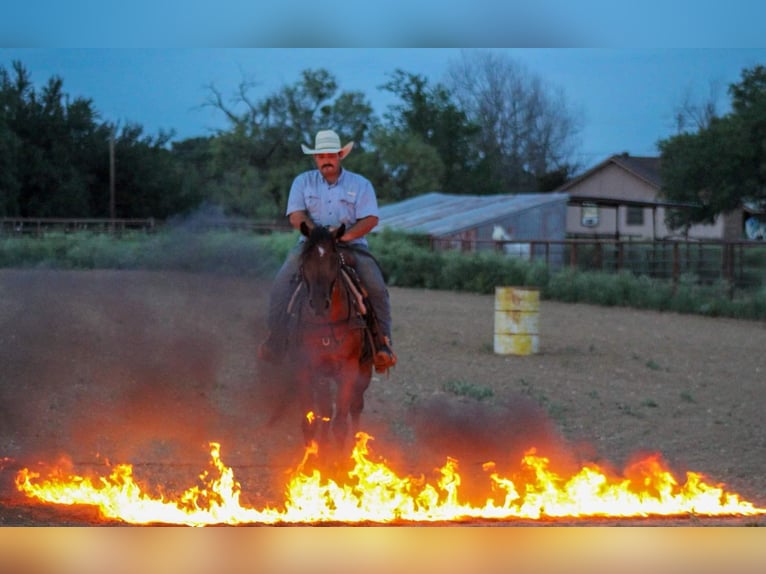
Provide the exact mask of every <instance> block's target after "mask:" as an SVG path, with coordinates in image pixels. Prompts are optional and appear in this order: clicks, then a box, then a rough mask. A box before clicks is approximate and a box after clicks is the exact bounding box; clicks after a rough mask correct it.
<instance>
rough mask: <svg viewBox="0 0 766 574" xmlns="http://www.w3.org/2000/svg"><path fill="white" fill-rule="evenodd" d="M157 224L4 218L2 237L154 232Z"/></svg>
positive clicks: (148, 221) (0, 224) (150, 221)
mask: <svg viewBox="0 0 766 574" xmlns="http://www.w3.org/2000/svg"><path fill="white" fill-rule="evenodd" d="M156 227H157V222H156V221H155V220H154V219H152V218H149V219H101V218H82V219H73V218H63V217H62V218H56V217H2V218H0V236H6V237H7V236H17V237H18V236H34V237H41V236H43V235H45V234H46V233H52V232H59V233H61V232H63V233H74V232H82V231H87V232H93V233H114V234H119V233H124V232H126V231H129V230H130V231H135V230H138V231H145V232H152V231H154V230H155V229H156Z"/></svg>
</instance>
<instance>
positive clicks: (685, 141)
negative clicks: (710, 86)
mask: <svg viewBox="0 0 766 574" xmlns="http://www.w3.org/2000/svg"><path fill="white" fill-rule="evenodd" d="M741 78H742V79H741V81H740V82H739V83H735V84H732V85H731V86H730V87H729V94H730V96H731V99H732V102H731V112H730V113H728V114H726V115H724V116H722V117H714V118H711V119H710V120H709V122H708V123H707V124H706V125H703V126H702V127H700V129H699V130H698V131H697V132H696V133H680V134H678V135H675V136H672V137H670V138H668V139H665V140H661V141H660V142H659V144H658V145H659V149H660V153H661V157H662V163H661V173H662V195H663V197H665V198H666V199H668V200H670V201H677V202H687V203H690V204H695V205H697V206H698V207H697V208H696V209H685V210H672V211H671V212H670V213H669V215H668V223H669V225H671V226H672V227H674V228H681V227H688V226H689V225H692V224H694V223H701V222H708V223H710V222H712V221H713V220H714V219H715V217H716V216H717V215H719V214H721V213H725V212H728V211H730V210H732V209H734V208H736V207H739V206H740V205H742V203H743V202H753V203H756V204H761V205H765V206H766V67H764V66H756V67H754V68H751V69H745V70H743V72H742V76H741Z"/></svg>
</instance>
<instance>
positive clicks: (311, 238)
mask: <svg viewBox="0 0 766 574" xmlns="http://www.w3.org/2000/svg"><path fill="white" fill-rule="evenodd" d="M322 243H330V244H331V245H334V244H335V237H334V236H333V234H332V232H330V230H329V229H328V228H327V227H324V226H323V225H315V226H314V227H313V229H312V230H311V232H310V233H309V235H308V236H307V237H306V241H304V242H303V255H304V256H305V255H306V254H307V253H309V252H310V251H311V250H312V249H314V247H316V246H317V245H320V244H322Z"/></svg>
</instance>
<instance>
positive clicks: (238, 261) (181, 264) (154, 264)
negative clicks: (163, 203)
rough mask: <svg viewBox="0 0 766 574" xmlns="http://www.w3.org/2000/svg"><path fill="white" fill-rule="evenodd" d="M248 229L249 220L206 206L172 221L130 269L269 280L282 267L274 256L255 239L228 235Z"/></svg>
mask: <svg viewBox="0 0 766 574" xmlns="http://www.w3.org/2000/svg"><path fill="white" fill-rule="evenodd" d="M249 229H250V222H249V221H248V220H247V219H244V218H241V217H236V216H230V215H226V214H225V212H224V210H223V208H221V207H220V206H216V205H211V204H204V205H202V206H200V207H199V208H198V209H197V210H195V211H194V212H192V213H190V214H186V215H183V216H176V217H173V218H170V219H169V220H168V221H167V222H166V223H165V225H164V227H163V232H162V233H161V234H158V235H157V236H156V237H154V238H152V240H150V241H148V242H147V243H146V244H145V245H143V246H142V251H141V253H139V254H137V255H136V259H135V261H134V262H133V263H132V265H131V266H135V267H139V268H144V269H161V270H178V271H193V272H197V273H215V274H217V275H227V276H245V277H260V278H269V279H270V278H271V277H272V276H273V274H274V272H275V271H276V269H277V268H278V267H279V265H280V264H281V261H280V260H278V259H277V258H276V257H275V256H274V254H273V252H272V251H271V250H268V249H263V248H261V247H260V246H259V245H258V243H257V242H256V241H254V235H250V234H247V233H229V232H230V231H232V230H240V231H241V230H245V231H247V230H249Z"/></svg>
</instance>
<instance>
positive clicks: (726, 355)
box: [0, 270, 766, 525]
mask: <svg viewBox="0 0 766 574" xmlns="http://www.w3.org/2000/svg"><path fill="white" fill-rule="evenodd" d="M267 293H268V283H266V282H263V281H259V280H257V279H253V278H242V277H221V276H214V275H206V274H185V273H159V272H128V271H81V272H68V271H67V272H64V271H48V270H23V271H19V270H0V365H2V369H1V370H0V524H4V525H40V524H46V525H59V524H62V525H64V524H80V523H86V524H87V523H90V521H92V520H94V519H93V517H92V516H90V515H88V514H86V515H81V514H78V515H73V514H71V513H67V512H66V510H62V509H59V508H46V509H41V508H39V507H34V506H33V505H30V504H29V503H28V501H25V499H24V498H23V497H22V496H21V495H20V494H19V493H17V492H16V489H15V487H14V484H13V480H14V477H15V475H16V473H17V472H18V470H19V469H20V468H23V467H31V468H35V465H37V464H38V462H40V461H44V462H46V463H56V462H58V461H65V460H69V461H71V462H72V463H73V464H74V465H75V467H78V466H81V467H87V466H99V465H103V463H104V461H109V462H111V463H119V462H130V463H133V464H134V467H135V471H136V473H137V474H138V473H142V472H143V473H147V474H149V475H151V476H152V477H156V478H157V480H159V481H162V484H163V485H165V487H166V488H168V489H172V488H175V487H185V486H187V485H188V484H194V481H195V479H196V477H197V476H198V474H199V472H200V470H201V469H204V468H206V466H207V463H208V460H209V452H208V448H207V445H208V443H209V441H218V442H220V443H221V445H222V458H223V460H224V462H225V463H226V464H227V465H229V466H231V467H233V468H234V469H235V473H236V477H237V479H238V480H240V482H241V483H242V490H243V499H244V500H245V501H250V502H252V503H253V504H254V505H256V506H259V505H261V506H262V505H265V503H267V502H268V503H271V504H277V503H278V502H279V500H280V493H281V492H282V489H283V486H284V480H285V473H286V472H288V471H289V470H290V469H292V468H295V466H296V465H297V464H298V463H299V462H300V459H301V456H302V452H303V446H302V439H301V435H300V429H299V426H298V422H297V415H296V414H295V413H292V412H289V411H288V412H286V413H285V416H283V417H282V418H280V419H279V420H278V421H277V422H276V423H275V424H273V425H272V426H270V427H266V426H264V423H265V421H266V420H267V419H268V418H269V416H270V415H271V414H273V412H274V409H275V408H276V406H275V403H274V401H273V400H272V398H273V394H274V393H273V390H274V385H275V384H276V385H279V384H280V381H274V380H265V379H267V378H268V376H269V375H267V374H266V371H265V369H263V368H262V366H261V365H259V364H258V361H257V359H256V356H255V350H256V347H257V344H258V343H259V342H260V340H261V338H262V336H263V329H264V322H265V321H264V319H265V313H266V306H267ZM391 300H392V305H393V312H394V323H395V327H394V339H395V341H394V343H395V348H396V350H397V352H398V355H399V364H398V366H397V367H396V368H395V369H394V370H393V371H392V373H391V374H390V375H389V376H387V377H386V376H379V375H375V377H374V379H373V382H372V385H371V387H370V390H369V391H368V393H367V396H366V398H367V406H366V410H365V413H364V415H363V424H362V428H363V429H365V430H367V432H369V433H370V434H371V435H373V436H374V437H375V438H374V440H373V442H372V443H371V448H372V449H373V450H374V451H375V452H376V453H379V454H381V455H383V456H385V457H386V458H387V459H389V460H390V461H391V463H392V465H395V466H396V467H397V468H399V469H401V470H402V472H407V473H412V474H414V475H417V474H426V475H428V474H429V473H431V472H432V471H433V469H434V468H436V467H438V466H441V465H442V464H443V463H444V461H445V458H446V456H448V455H449V456H451V457H454V458H456V459H457V460H458V461H459V464H460V468H461V470H464V471H465V472H466V473H467V474H469V475H470V474H471V473H472V472H479V471H480V469H481V464H482V463H483V462H486V461H488V460H494V461H496V462H497V464H498V465H499V466H500V467H502V465H503V464H507V465H512V464H515V463H517V461H518V459H519V457H520V456H521V454H522V453H523V452H524V451H525V450H526V449H528V448H529V447H531V446H535V447H537V448H538V449H539V450H540V451H541V452H543V453H546V454H549V455H550V456H551V458H554V457H555V458H556V460H558V461H560V462H561V464H569V463H573V464H578V463H579V462H581V461H584V460H591V461H596V462H598V463H599V464H602V465H604V466H608V467H614V468H616V469H622V468H623V467H624V466H625V465H627V464H628V463H629V462H630V461H631V460H633V459H634V458H635V457H636V456H639V455H642V454H646V453H647V452H659V453H661V455H662V457H663V459H664V460H665V461H666V462H667V464H668V465H669V466H670V467H671V468H672V469H673V470H674V471H676V472H678V473H679V474H680V475H681V476H683V473H684V472H685V471H687V470H693V471H696V472H700V473H702V474H704V475H705V476H706V477H707V478H708V479H709V481H710V482H713V483H718V482H721V483H724V484H725V485H726V487H727V489H728V490H732V491H735V492H737V493H739V494H740V495H742V496H743V497H744V498H745V499H747V500H750V501H751V502H754V503H755V504H757V505H758V506H760V507H764V506H766V456H764V454H765V453H766V427H765V426H764V425H763V416H764V405H766V362H764V358H763V356H764V355H763V353H764V342H766V324H764V323H763V322H749V321H738V320H729V319H710V318H703V317H697V316H682V315H676V314H669V313H656V312H650V311H636V310H631V309H623V308H604V307H596V306H589V305H570V304H562V303H556V302H550V301H542V302H541V305H540V352H539V353H537V354H535V355H532V356H527V357H516V356H500V355H495V354H494V353H493V349H492V343H493V330H494V297H493V296H492V295H475V294H465V293H450V292H438V291H427V290H416V289H402V288H392V289H391ZM455 389H463V390H468V391H476V392H479V393H481V394H483V395H486V396H485V398H483V399H482V400H480V401H478V400H475V399H472V398H469V397H465V396H458V395H457V394H456V393H455V392H454V390H455ZM764 522H765V521H764V520H763V519H761V518H756V519H748V520H747V523H748V524H753V523H755V524H763V523H764Z"/></svg>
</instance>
